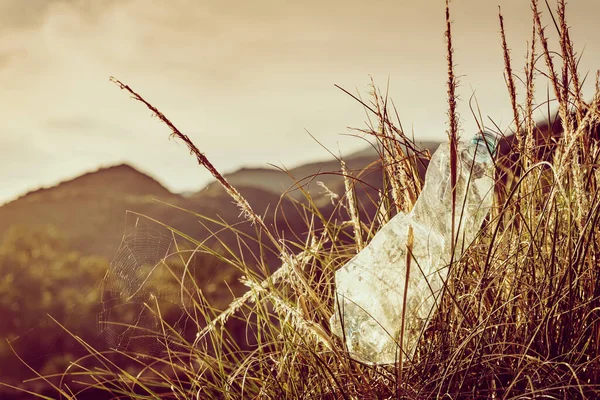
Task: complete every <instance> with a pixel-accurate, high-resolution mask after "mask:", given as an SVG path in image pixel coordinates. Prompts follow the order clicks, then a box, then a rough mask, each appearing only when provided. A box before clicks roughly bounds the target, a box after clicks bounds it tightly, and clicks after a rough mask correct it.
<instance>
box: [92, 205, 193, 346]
mask: <svg viewBox="0 0 600 400" xmlns="http://www.w3.org/2000/svg"><path fill="white" fill-rule="evenodd" d="M127 225H128V227H127V228H126V230H125V234H124V236H123V239H122V241H121V245H120V246H119V249H118V251H117V253H116V255H115V256H114V258H113V260H112V262H111V263H110V269H109V271H108V272H107V274H106V276H105V278H104V281H103V290H102V298H101V302H102V310H101V311H100V313H99V315H98V330H99V334H100V335H101V336H102V337H103V338H104V339H105V340H106V341H107V342H108V343H109V345H110V346H111V347H112V348H113V349H115V350H119V351H123V352H128V353H134V354H136V356H138V357H143V356H159V355H161V354H164V353H166V352H168V351H176V350H177V349H178V348H179V347H180V346H183V345H184V344H185V342H186V338H187V336H188V333H189V335H193V334H195V332H196V331H197V325H196V324H197V323H198V318H197V315H194V310H195V309H196V308H195V307H194V304H197V302H198V301H199V300H198V295H197V293H198V291H197V287H196V286H195V280H194V277H193V275H192V273H193V268H192V266H191V263H192V261H193V260H194V254H195V248H194V246H193V245H192V243H190V242H188V241H186V240H185V239H183V238H181V237H179V236H177V235H175V234H174V233H173V232H171V231H169V230H168V229H166V228H163V227H162V226H160V225H159V224H156V223H153V222H152V221H151V220H148V219H145V218H143V217H140V216H138V215H134V214H128V224H127Z"/></svg>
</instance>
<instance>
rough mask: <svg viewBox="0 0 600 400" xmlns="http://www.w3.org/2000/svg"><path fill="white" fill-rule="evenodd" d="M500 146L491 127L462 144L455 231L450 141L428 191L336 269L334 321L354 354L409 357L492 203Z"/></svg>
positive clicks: (388, 359)
mask: <svg viewBox="0 0 600 400" xmlns="http://www.w3.org/2000/svg"><path fill="white" fill-rule="evenodd" d="M495 147H496V137H495V136H494V135H492V134H490V133H488V132H483V133H479V134H477V135H476V136H475V137H474V138H473V139H472V140H471V142H470V143H462V142H459V143H458V153H457V154H458V162H457V174H456V175H457V177H456V186H455V188H456V189H455V193H456V197H455V199H456V200H455V203H454V204H455V210H454V211H455V212H454V215H455V220H454V236H453V232H452V215H453V213H452V204H453V200H452V184H451V178H450V149H449V145H448V144H447V143H446V144H442V145H440V146H439V148H438V150H437V151H436V152H435V153H434V155H433V157H432V158H431V161H430V163H429V166H428V168H427V173H426V175H425V184H424V186H423V190H422V192H421V194H420V195H419V198H418V199H417V201H416V203H415V204H414V207H413V209H412V210H411V212H410V213H408V214H405V213H398V214H397V215H396V216H394V217H393V218H392V219H391V220H390V221H389V222H388V223H387V224H386V225H384V226H383V227H382V228H381V229H380V230H379V232H377V234H376V235H375V236H374V237H373V239H372V240H371V242H370V243H369V244H368V245H367V246H366V247H365V248H364V249H363V250H362V251H361V252H359V253H358V254H357V255H356V256H354V257H353V258H352V259H351V260H350V261H349V262H348V263H347V264H346V265H344V266H343V267H342V268H341V269H339V270H338V271H337V272H336V274H335V283H336V293H337V300H336V304H335V310H334V314H333V316H332V317H331V321H330V325H331V329H332V331H333V333H335V334H336V335H337V336H339V337H341V338H343V339H344V342H345V344H346V346H347V349H348V351H349V352H350V355H351V356H352V357H353V358H355V359H357V360H359V361H362V362H366V363H373V364H391V363H395V362H397V361H398V360H399V357H404V359H410V358H412V356H413V354H414V351H415V348H416V345H417V342H418V340H419V337H420V336H421V333H422V332H423V330H424V329H425V328H426V326H427V323H428V322H429V320H430V318H431V317H432V315H433V313H434V312H435V311H436V309H437V304H438V301H439V296H440V294H441V292H442V288H443V287H444V283H445V281H446V278H447V275H448V265H449V263H450V259H451V256H452V252H453V251H454V259H457V258H458V257H460V255H461V253H462V251H463V250H464V249H465V248H466V247H467V246H469V245H470V244H471V242H472V241H473V240H474V239H475V236H476V235H477V233H478V231H479V229H480V228H481V225H482V223H483V220H484V219H485V217H486V215H487V214H488V212H489V209H490V207H491V205H492V197H493V186H494V180H493V177H492V175H493V168H492V166H493V163H492V156H493V153H494V151H495ZM409 229H412V246H411V247H412V249H411V250H410V252H409V250H408V249H409V246H407V243H408V241H409ZM453 237H454V246H453V245H452V238H453ZM407 254H408V257H409V258H410V268H409V269H408V272H407ZM407 281H408V283H407ZM405 288H407V290H406V300H404V297H405ZM405 301H406V311H405V312H404V311H403V305H404V304H405V303H404V302H405ZM403 314H404V333H403V335H402V336H403V339H402V345H401V346H400V331H401V327H402V319H403Z"/></svg>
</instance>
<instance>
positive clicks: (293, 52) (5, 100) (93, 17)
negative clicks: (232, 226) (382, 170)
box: [0, 0, 600, 203]
mask: <svg viewBox="0 0 600 400" xmlns="http://www.w3.org/2000/svg"><path fill="white" fill-rule="evenodd" d="M549 2H550V4H551V5H554V1H553V0H550V1H549ZM542 4H543V2H542ZM499 5H500V6H501V7H502V13H503V15H504V18H505V28H506V31H507V41H508V46H509V48H510V49H511V55H512V57H513V67H514V69H515V70H516V72H517V73H519V71H521V72H520V73H521V75H522V70H523V68H524V64H525V51H526V49H527V47H528V42H529V41H530V37H531V9H530V5H529V2H528V1H526V0H496V1H489V0H485V1H482V0H453V1H451V18H452V20H453V26H452V29H453V36H454V50H455V52H454V57H455V68H456V74H457V75H458V76H459V77H460V87H459V91H458V93H459V96H460V102H459V109H458V111H459V114H460V117H461V118H460V123H461V135H463V136H469V135H471V134H473V133H474V132H475V130H476V124H475V122H474V119H473V117H472V116H471V112H470V110H469V98H470V96H471V95H472V94H473V93H474V94H475V96H476V98H477V103H478V105H479V107H480V109H481V113H482V115H483V116H484V118H487V117H488V116H489V118H491V119H493V120H494V121H495V122H496V123H497V124H498V125H499V126H500V127H501V128H502V129H504V130H507V129H509V128H510V122H511V115H512V113H511V111H510V110H511V109H510V102H509V99H508V94H507V90H506V86H505V82H504V78H503V68H504V67H503V55H502V50H501V47H500V43H501V42H500V35H499V25H498V6H499ZM543 10H544V14H543V18H544V23H545V24H547V25H548V27H547V33H548V36H550V38H551V47H552V49H558V44H557V43H556V41H555V40H553V39H555V38H556V36H557V35H556V31H555V29H554V26H553V25H552V20H551V18H550V17H549V13H548V11H547V10H546V8H545V6H543ZM444 12H445V9H444V2H443V1H441V0H423V1H408V0H390V1H386V0H381V1H375V0H374V1H371V2H366V1H356V0H343V1H342V0H332V1H322V0H319V1H317V0H305V1H302V2H298V1H294V2H292V1H289V2H288V1H285V0H269V1H268V0H253V1H226V0H223V1H208V0H204V1H203V0H119V1H118V0H96V1H94V0H0V105H1V107H0V121H1V122H0V203H3V202H5V201H9V200H11V199H13V198H15V197H17V196H18V195H20V194H23V193H24V192H26V191H28V190H32V189H36V188H38V187H41V186H51V185H54V184H56V183H57V182H59V181H61V180H66V179H70V178H73V177H75V176H77V175H79V174H81V173H84V172H87V171H91V170H95V169H97V168H99V167H105V166H110V165H113V164H118V163H122V162H127V163H130V164H131V165H133V166H134V167H136V168H138V169H140V170H141V171H143V172H146V173H148V174H150V175H151V176H153V177H155V178H157V179H158V180H159V181H160V182H161V183H163V184H164V185H165V186H167V187H168V188H169V189H170V190H172V191H176V192H182V191H193V190H199V189H201V188H202V187H203V186H204V185H205V184H206V183H207V182H209V181H210V180H211V177H210V175H209V174H208V172H206V171H205V170H203V169H202V168H201V167H199V166H197V164H196V162H195V160H194V158H193V157H192V156H190V155H189V153H188V152H187V150H186V148H185V146H184V145H183V144H181V143H178V142H177V141H175V140H172V139H171V140H170V139H169V130H168V128H167V127H165V126H164V125H162V124H161V123H160V121H158V119H157V118H153V117H152V115H151V113H150V111H149V110H147V109H146V108H145V107H144V106H143V105H142V104H141V103H138V102H135V101H133V100H132V99H131V98H130V97H129V96H128V95H127V93H125V92H124V91H120V90H119V89H118V87H117V86H116V85H114V84H113V83H111V82H110V81H109V77H110V76H114V77H116V78H118V79H120V80H121V81H123V82H124V83H126V84H128V85H130V86H131V87H132V88H133V89H134V90H136V91H137V92H138V93H140V94H141V95H142V96H144V97H145V98H146V99H147V100H148V101H150V102H151V103H152V104H154V105H155V106H156V107H158V108H159V109H160V110H161V111H162V112H163V113H164V114H165V115H166V116H167V117H168V118H170V119H171V121H173V122H174V123H175V125H177V126H178V127H179V128H180V130H182V131H183V132H184V133H186V134H187V135H188V136H189V137H190V138H191V139H192V140H193V141H194V142H195V143H196V145H197V146H198V147H199V148H200V150H201V151H203V152H204V153H205V154H206V156H207V157H208V158H209V159H210V160H211V161H212V162H213V163H214V165H215V166H216V167H217V169H219V170H220V171H222V172H223V173H227V172H233V171H235V170H236V169H238V168H240V167H243V166H252V167H268V165H269V164H275V165H279V166H285V167H288V168H291V167H294V166H296V165H299V164H302V163H305V162H309V161H316V160H321V159H327V158H329V157H330V156H329V154H328V152H327V151H326V150H325V149H323V148H322V147H321V145H323V146H325V147H326V148H328V149H330V150H332V151H333V152H335V153H337V152H341V153H342V154H350V153H351V152H352V151H356V150H360V149H362V148H364V147H365V142H364V140H362V139H361V138H360V137H356V132H354V131H352V130H350V129H348V127H355V128H364V127H365V126H366V125H365V123H366V120H367V116H366V114H365V111H364V109H363V108H362V106H361V105H360V104H358V103H357V102H356V101H355V100H353V99H352V98H350V97H349V96H348V95H346V94H344V93H343V92H342V91H340V90H339V89H337V88H335V87H334V84H337V85H340V86H342V87H344V88H346V89H348V90H349V91H351V92H352V93H356V94H360V95H361V96H363V97H367V96H368V92H369V90H370V89H369V84H370V79H371V77H372V78H373V79H374V81H375V84H376V85H377V86H378V87H379V88H381V90H382V91H385V90H386V87H387V85H388V80H389V96H390V98H391V99H393V101H394V103H395V105H396V107H397V109H398V111H399V115H400V117H401V120H402V124H403V126H404V129H405V130H406V131H407V132H409V133H411V132H412V133H414V137H415V138H416V139H417V140H429V139H435V140H443V139H444V138H445V135H446V133H445V132H446V127H447V103H446V101H447V94H446V90H447V89H446V80H447V75H446V70H447V65H446V53H445V41H444V30H445V21H444ZM597 15H600V2H597V1H583V0H571V2H570V3H568V8H567V18H568V22H569V25H570V26H571V28H572V30H571V38H572V39H573V41H574V43H575V51H576V52H577V53H578V54H582V53H583V58H582V61H581V63H580V71H581V72H582V74H583V73H585V72H588V71H589V72H590V79H588V86H590V87H591V84H593V82H592V81H593V79H592V78H593V77H594V76H595V71H596V70H597V68H599V67H600V43H598V41H597V38H598V36H599V35H598V34H599V33H600V32H599V31H600V28H599V25H598V24H597V21H596V18H597ZM539 65H540V67H543V63H542V61H540V64H539ZM539 82H540V83H539V84H538V86H537V90H538V94H540V93H541V94H540V95H539V97H541V100H540V99H538V101H540V102H541V101H543V98H544V96H545V92H546V86H545V82H544V81H542V80H540V81H539ZM517 91H518V93H519V95H520V96H522V95H523V92H524V89H523V88H522V86H519V87H518V88H517ZM592 95H593V93H592V92H591V91H590V90H589V89H588V90H587V97H589V98H591V96H592ZM540 117H541V114H540ZM309 133H310V134H309ZM311 135H312V136H313V137H314V138H313V137H311ZM359 136H360V135H359Z"/></svg>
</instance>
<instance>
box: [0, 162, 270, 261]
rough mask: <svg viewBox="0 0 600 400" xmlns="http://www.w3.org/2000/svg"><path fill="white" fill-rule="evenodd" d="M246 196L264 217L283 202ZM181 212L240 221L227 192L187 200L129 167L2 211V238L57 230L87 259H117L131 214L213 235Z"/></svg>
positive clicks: (251, 192)
mask: <svg viewBox="0 0 600 400" xmlns="http://www.w3.org/2000/svg"><path fill="white" fill-rule="evenodd" d="M240 191H241V192H242V193H243V194H244V195H245V196H247V198H248V201H249V202H250V203H251V204H253V206H254V207H255V209H256V211H257V212H258V213H264V212H265V210H268V207H269V205H270V204H273V205H275V204H277V202H279V196H278V195H276V194H273V193H271V192H266V191H264V190H261V189H260V188H252V187H250V188H240ZM165 203H166V204H165ZM169 205H172V206H175V207H171V206H169ZM176 207H179V208H181V209H185V210H189V211H191V212H195V213H198V214H201V215H205V216H208V217H211V218H217V219H218V218H222V219H223V220H225V221H227V222H228V223H231V224H233V223H236V222H239V220H240V219H239V214H240V211H239V208H238V207H237V205H235V204H233V203H232V200H231V198H230V197H229V196H228V195H227V194H226V193H225V192H224V191H223V192H220V193H219V192H218V191H213V192H203V193H201V194H194V196H192V197H190V198H186V197H184V196H181V195H178V194H174V193H171V192H170V191H169V190H168V189H166V188H165V187H164V186H163V185H161V184H160V183H159V182H157V181H156V180H155V179H153V178H151V177H149V176H148V175H146V174H144V173H142V172H140V171H138V170H136V169H135V168H133V167H131V166H129V165H124V164H123V165H117V166H113V167H108V168H101V169H99V170H97V171H94V172H90V173H86V174H84V175H81V176H79V177H77V178H75V179H72V180H69V181H65V182H61V183H59V184H57V185H56V186H53V187H49V188H43V189H39V190H35V191H32V192H29V193H27V194H25V195H23V196H21V197H19V198H18V199H16V200H14V201H12V202H9V203H7V204H5V205H3V206H1V207H0V236H2V235H3V234H4V232H6V231H7V230H8V228H10V227H11V226H12V225H23V226H37V225H53V226H55V227H56V228H58V229H59V230H60V231H61V232H62V233H63V235H64V236H65V238H66V239H67V240H68V242H69V244H70V245H71V247H73V249H75V250H78V251H79V252H81V253H82V254H84V255H99V256H103V257H105V258H108V259H111V258H112V257H113V255H114V254H115V252H116V251H117V249H118V247H119V243H120V242H121V238H122V236H123V230H124V227H125V223H126V212H127V211H134V212H136V213H140V214H143V215H147V216H149V217H152V218H155V219H156V220H158V221H161V222H164V223H166V224H168V225H170V226H173V227H174V228H176V229H179V230H181V231H183V232H185V233H186V234H189V235H190V236H192V237H195V238H199V239H204V238H206V237H208V236H209V232H208V230H207V228H205V227H204V226H202V224H200V223H199V222H198V220H199V218H198V217H195V216H194V215H192V214H190V213H187V212H185V211H182V210H180V209H177V208H176ZM270 217H271V219H272V213H271V214H269V213H267V215H266V220H267V221H269V218H270ZM207 224H208V227H209V228H210V229H216V228H217V226H216V224H211V223H207ZM249 225H250V224H245V225H244V224H243V223H242V224H241V225H240V226H239V227H238V229H240V230H241V231H242V232H247V233H251V232H253V231H254V228H253V227H251V226H249ZM223 235H224V234H222V235H221V236H223ZM225 236H226V235H225ZM230 236H231V235H230ZM234 239H235V238H232V237H227V238H226V242H229V243H231V242H232V241H233V240H234ZM211 241H212V242H216V241H217V239H216V238H215V239H212V240H209V242H211Z"/></svg>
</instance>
